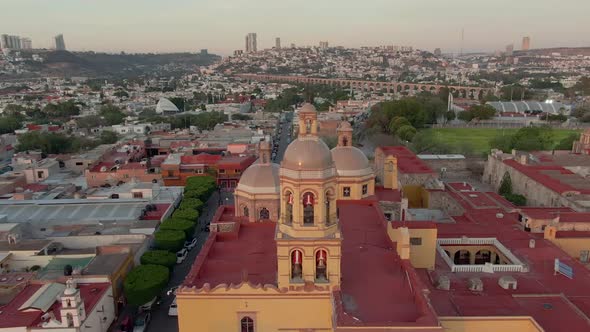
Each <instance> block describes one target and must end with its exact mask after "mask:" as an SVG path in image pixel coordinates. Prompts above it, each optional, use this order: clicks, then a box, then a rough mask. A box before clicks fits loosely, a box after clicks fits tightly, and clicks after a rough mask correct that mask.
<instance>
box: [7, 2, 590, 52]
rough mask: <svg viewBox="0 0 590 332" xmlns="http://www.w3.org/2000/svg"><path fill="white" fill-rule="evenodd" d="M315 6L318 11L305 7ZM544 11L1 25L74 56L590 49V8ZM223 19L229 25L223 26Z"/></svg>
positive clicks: (47, 14)
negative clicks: (322, 46) (254, 48)
mask: <svg viewBox="0 0 590 332" xmlns="http://www.w3.org/2000/svg"><path fill="white" fill-rule="evenodd" d="M312 4H313V6H314V10H313V11H309V10H304V8H306V5H312ZM535 4H536V3H535V2H533V1H532V0H525V1H520V2H518V3H513V2H508V1H505V0H501V1H499V2H495V3H493V4H474V3H471V2H468V1H464V0H460V1H455V2H453V3H450V4H449V3H439V2H437V1H434V0H427V1H424V2H421V3H419V4H417V3H406V2H396V1H384V0H375V1H373V2H372V3H371V5H370V6H368V5H367V3H356V2H351V1H335V0H326V1H323V2H321V3H317V2H313V3H312V2H311V1H307V2H306V1H303V2H297V3H295V2H289V1H288V2H281V3H275V2H271V1H269V0H255V1H251V2H248V3H246V2H243V1H238V0H228V1H224V2H222V3H204V2H195V1H188V0H175V1H173V2H172V5H169V4H166V5H164V4H163V3H162V2H160V1H155V0H146V1H141V2H140V1H139V0H129V1H125V2H124V3H120V2H115V1H114V0H103V1H97V0H91V1H85V2H83V3H79V2H74V1H70V0H54V1H51V2H49V1H46V2H39V1H34V0H5V1H3V6H2V7H3V9H5V10H6V11H8V12H23V13H24V12H26V13H27V16H28V17H29V18H30V19H28V20H26V22H25V21H23V20H22V19H19V18H18V15H10V16H8V17H6V18H4V19H3V20H2V22H0V33H3V34H10V35H23V36H28V37H30V38H31V39H32V40H33V41H34V42H35V47H41V48H50V47H51V46H52V38H53V37H54V36H55V35H57V34H60V33H63V34H64V37H65V38H66V39H68V44H69V47H68V48H69V49H72V50H94V51H106V52H119V51H126V52H174V51H194V52H197V51H198V50H199V49H201V48H208V49H209V50H210V51H211V52H213V53H217V54H222V55H229V54H231V53H232V52H233V51H234V50H236V49H243V48H244V39H243V38H244V36H245V35H246V34H247V33H248V32H256V33H257V35H258V49H259V50H261V49H266V48H271V47H273V46H274V44H275V38H276V37H277V36H280V37H281V40H282V41H283V42H284V43H285V44H286V45H289V44H291V43H294V44H296V45H318V43H319V41H323V40H325V41H329V43H330V45H333V46H344V47H360V46H379V45H391V44H397V45H412V46H414V47H416V48H419V49H426V50H430V51H432V50H434V49H435V48H441V49H442V51H443V52H445V53H457V52H459V50H460V48H461V46H462V45H461V30H462V29H464V31H465V41H464V43H463V49H464V51H465V52H470V51H494V50H499V49H503V48H504V47H505V45H507V44H511V43H514V44H517V45H519V44H520V41H521V40H522V38H523V37H524V36H530V38H531V41H532V42H531V44H532V47H533V48H546V47H560V46H571V47H576V46H589V45H590V37H589V36H588V35H587V34H581V33H577V32H580V31H590V22H588V21H587V20H585V19H584V17H583V15H584V14H583V13H585V12H588V11H590V3H586V2H584V3H580V2H579V1H575V0H565V1H564V2H562V3H561V5H560V6H557V7H552V8H549V6H537V5H535ZM572 6H575V7H576V8H577V9H576V10H575V11H573V12H572V11H571V10H569V8H571V7H572ZM542 7H543V8H542ZM113 8H116V9H117V10H113ZM246 9H247V13H248V14H246V15H244V12H245V10H246ZM129 12H133V13H134V14H133V15H129ZM295 13H297V14H296V15H295ZM328 13H329V15H328ZM219 17H223V18H224V19H223V23H220V21H219V20H218V18H219ZM514 22H518V23H519V24H514ZM154 40H157V41H158V42H157V43H154ZM105 41H108V42H105Z"/></svg>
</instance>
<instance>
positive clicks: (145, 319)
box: [133, 312, 152, 332]
mask: <svg viewBox="0 0 590 332" xmlns="http://www.w3.org/2000/svg"><path fill="white" fill-rule="evenodd" d="M151 318H152V315H151V314H150V313H149V312H144V313H142V314H140V315H139V316H137V318H135V327H134V328H133V332H145V331H146V330H147V327H148V325H149V323H150V320H151Z"/></svg>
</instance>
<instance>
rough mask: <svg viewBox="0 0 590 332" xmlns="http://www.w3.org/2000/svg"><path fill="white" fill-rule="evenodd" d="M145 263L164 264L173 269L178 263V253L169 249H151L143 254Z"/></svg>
mask: <svg viewBox="0 0 590 332" xmlns="http://www.w3.org/2000/svg"><path fill="white" fill-rule="evenodd" d="M141 264H143V265H162V266H165V267H167V268H168V269H172V268H173V267H174V265H175V264H176V254H174V253H173V252H170V251H168V250H150V251H146V252H145V253H144V254H143V255H141Z"/></svg>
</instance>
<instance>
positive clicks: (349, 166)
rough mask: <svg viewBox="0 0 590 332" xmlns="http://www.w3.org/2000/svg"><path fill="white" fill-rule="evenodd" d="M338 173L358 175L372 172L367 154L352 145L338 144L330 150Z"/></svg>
mask: <svg viewBox="0 0 590 332" xmlns="http://www.w3.org/2000/svg"><path fill="white" fill-rule="evenodd" d="M331 153H332V159H333V160H334V164H335V165H336V170H337V171H338V175H343V176H360V175H366V174H368V173H371V172H372V169H371V166H370V165H369V160H368V159H367V156H365V154H364V153H363V152H362V151H361V150H359V149H358V148H355V147H354V146H339V147H335V148H333V149H332V151H331Z"/></svg>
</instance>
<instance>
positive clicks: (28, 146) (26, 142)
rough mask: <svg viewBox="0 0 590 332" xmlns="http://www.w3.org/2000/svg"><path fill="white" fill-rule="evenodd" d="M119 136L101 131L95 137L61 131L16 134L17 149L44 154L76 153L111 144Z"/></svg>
mask: <svg viewBox="0 0 590 332" xmlns="http://www.w3.org/2000/svg"><path fill="white" fill-rule="evenodd" d="M118 139H119V136H118V135H117V133H115V132H113V131H106V130H105V131H103V132H101V134H100V136H99V137H98V138H97V139H91V138H86V137H77V136H70V135H66V134H63V133H54V132H41V131H30V132H28V133H24V134H22V135H19V136H18V145H17V147H16V148H17V150H18V151H41V152H42V153H44V154H61V153H76V152H80V151H83V150H90V149H93V148H95V147H97V146H98V145H100V144H113V143H115V142H117V140H118Z"/></svg>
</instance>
